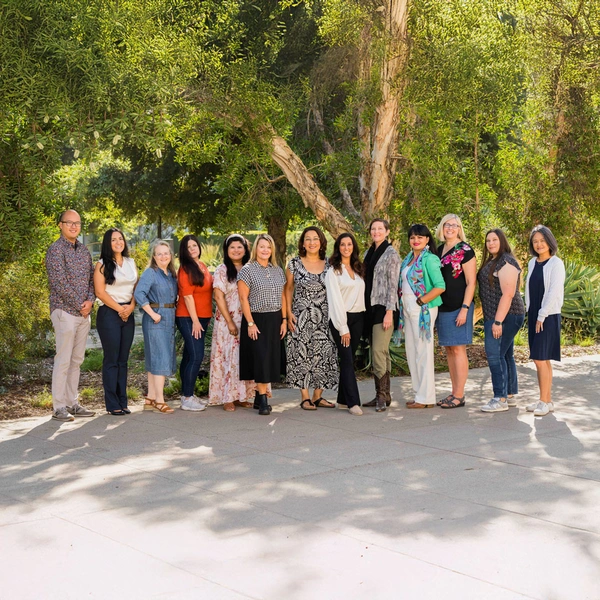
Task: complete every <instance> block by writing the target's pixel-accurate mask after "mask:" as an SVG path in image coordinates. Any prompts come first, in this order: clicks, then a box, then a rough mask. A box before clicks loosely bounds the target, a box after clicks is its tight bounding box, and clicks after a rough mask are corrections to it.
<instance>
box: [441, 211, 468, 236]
mask: <svg viewBox="0 0 600 600" xmlns="http://www.w3.org/2000/svg"><path fill="white" fill-rule="evenodd" d="M450 219H456V222H457V223H458V230H457V232H456V234H457V237H458V239H459V240H461V241H463V242H465V243H466V241H467V236H466V235H465V230H464V228H463V224H462V221H461V219H460V217H459V216H458V215H455V214H454V213H448V214H447V215H444V216H443V217H442V220H441V221H440V223H439V225H438V226H437V227H436V230H435V237H436V238H437V239H438V240H439V241H440V242H445V241H446V238H445V237H444V224H445V223H447V222H448V221H449V220H450Z"/></svg>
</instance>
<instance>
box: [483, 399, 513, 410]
mask: <svg viewBox="0 0 600 600" xmlns="http://www.w3.org/2000/svg"><path fill="white" fill-rule="evenodd" d="M481 410H482V411H483V412H486V413H493V412H504V411H505V410H508V403H507V402H506V400H504V401H502V400H500V398H492V399H491V400H490V401H489V402H488V403H487V404H484V405H483V406H482V407H481Z"/></svg>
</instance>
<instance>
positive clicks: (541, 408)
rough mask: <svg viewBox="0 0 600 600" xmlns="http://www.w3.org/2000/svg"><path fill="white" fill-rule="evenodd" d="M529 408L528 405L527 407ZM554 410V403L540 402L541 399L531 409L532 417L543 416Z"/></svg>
mask: <svg viewBox="0 0 600 600" xmlns="http://www.w3.org/2000/svg"><path fill="white" fill-rule="evenodd" d="M528 408H529V407H528ZM551 412H554V404H552V402H542V401H541V400H540V401H539V402H538V403H537V404H536V406H535V408H534V409H533V416H534V417H545V416H546V415H547V414H549V413H551Z"/></svg>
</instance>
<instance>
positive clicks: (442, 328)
mask: <svg viewBox="0 0 600 600" xmlns="http://www.w3.org/2000/svg"><path fill="white" fill-rule="evenodd" d="M460 310H461V309H460V308H459V309H458V310H453V311H452V312H441V311H438V317H437V321H436V326H437V332H438V343H439V345H440V346H466V345H467V344H472V343H473V314H474V313H475V304H473V302H471V306H470V307H469V310H468V311H467V322H466V323H465V324H464V325H463V326H462V327H457V326H456V317H458V313H459V312H460Z"/></svg>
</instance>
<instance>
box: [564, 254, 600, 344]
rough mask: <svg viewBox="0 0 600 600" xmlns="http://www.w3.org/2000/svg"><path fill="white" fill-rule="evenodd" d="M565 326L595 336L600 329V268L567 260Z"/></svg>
mask: <svg viewBox="0 0 600 600" xmlns="http://www.w3.org/2000/svg"><path fill="white" fill-rule="evenodd" d="M565 270H566V277H565V301H564V304H563V307H562V317H563V318H564V319H565V321H566V322H565V327H566V328H567V329H572V330H574V332H577V333H580V334H581V333H583V334H587V335H592V336H595V335H596V334H597V332H598V331H599V330H600V269H597V268H596V267H589V266H585V265H582V264H580V263H577V262H575V261H572V260H566V261H565Z"/></svg>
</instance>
